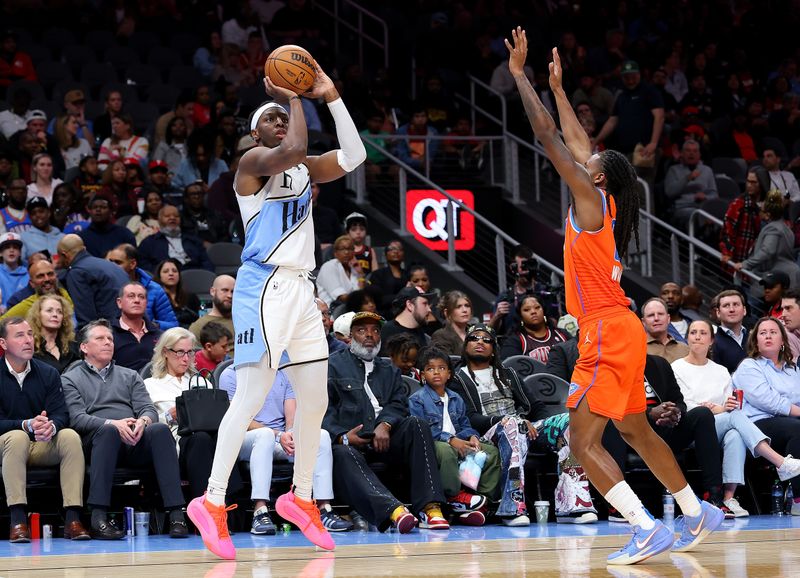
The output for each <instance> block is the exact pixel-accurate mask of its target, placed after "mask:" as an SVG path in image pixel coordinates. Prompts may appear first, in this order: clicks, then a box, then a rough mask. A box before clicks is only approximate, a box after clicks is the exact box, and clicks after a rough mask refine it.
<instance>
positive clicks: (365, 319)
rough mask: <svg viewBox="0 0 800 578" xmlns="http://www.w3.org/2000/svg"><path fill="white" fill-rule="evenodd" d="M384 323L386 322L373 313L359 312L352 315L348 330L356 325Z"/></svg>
mask: <svg viewBox="0 0 800 578" xmlns="http://www.w3.org/2000/svg"><path fill="white" fill-rule="evenodd" d="M384 321H386V320H385V319H384V318H383V317H381V316H380V315H378V314H377V313H373V312H372V311H359V312H358V313H356V314H355V315H353V318H352V319H351V320H350V328H351V329H352V328H353V327H354V326H356V325H361V324H362V323H370V322H372V323H377V324H378V325H383V323H384Z"/></svg>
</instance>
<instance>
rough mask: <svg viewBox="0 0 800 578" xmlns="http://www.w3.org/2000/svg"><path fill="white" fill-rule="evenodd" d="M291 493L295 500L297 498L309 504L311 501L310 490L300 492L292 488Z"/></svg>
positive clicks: (296, 488)
mask: <svg viewBox="0 0 800 578" xmlns="http://www.w3.org/2000/svg"><path fill="white" fill-rule="evenodd" d="M292 493H293V494H294V497H295V498H299V499H300V500H303V501H304V502H310V501H311V490H310V489H309V490H301V489H299V488H298V487H297V486H295V487H294V488H292Z"/></svg>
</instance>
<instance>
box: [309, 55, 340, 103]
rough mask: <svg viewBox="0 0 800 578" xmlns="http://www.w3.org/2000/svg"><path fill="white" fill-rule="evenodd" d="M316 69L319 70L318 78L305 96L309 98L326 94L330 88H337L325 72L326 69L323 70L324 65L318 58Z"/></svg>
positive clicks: (315, 62)
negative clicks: (322, 65)
mask: <svg viewBox="0 0 800 578" xmlns="http://www.w3.org/2000/svg"><path fill="white" fill-rule="evenodd" d="M314 69H315V70H316V71H317V78H315V79H314V84H312V85H311V88H309V89H308V91H307V92H306V93H305V95H304V96H307V97H308V98H319V97H321V96H325V93H326V92H328V91H330V90H336V87H335V86H334V85H333V81H332V80H331V79H330V77H329V76H328V75H327V74H325V71H324V70H322V67H321V66H320V65H319V63H318V62H317V61H316V60H314ZM337 96H338V94H337Z"/></svg>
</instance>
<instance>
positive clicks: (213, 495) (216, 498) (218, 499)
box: [206, 482, 228, 506]
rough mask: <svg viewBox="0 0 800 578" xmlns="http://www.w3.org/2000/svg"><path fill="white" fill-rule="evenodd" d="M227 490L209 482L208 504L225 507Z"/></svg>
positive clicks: (207, 491)
mask: <svg viewBox="0 0 800 578" xmlns="http://www.w3.org/2000/svg"><path fill="white" fill-rule="evenodd" d="M227 489H228V488H227V487H218V486H216V485H212V484H211V483H210V482H209V484H208V489H207V490H206V502H208V503H209V504H211V505H214V506H224V505H225V492H226V491H227Z"/></svg>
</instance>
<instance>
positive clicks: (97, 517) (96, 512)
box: [92, 508, 108, 528]
mask: <svg viewBox="0 0 800 578" xmlns="http://www.w3.org/2000/svg"><path fill="white" fill-rule="evenodd" d="M107 518H108V512H107V511H106V509H105V508H92V528H97V526H99V525H100V522H105V521H106V520H107Z"/></svg>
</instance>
